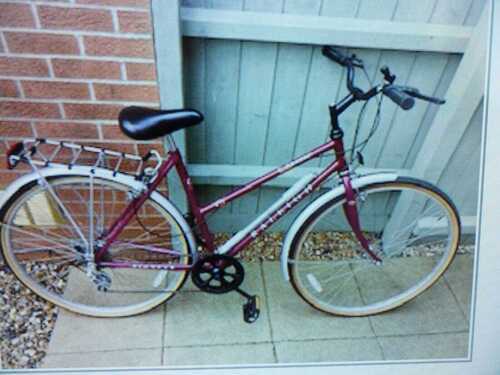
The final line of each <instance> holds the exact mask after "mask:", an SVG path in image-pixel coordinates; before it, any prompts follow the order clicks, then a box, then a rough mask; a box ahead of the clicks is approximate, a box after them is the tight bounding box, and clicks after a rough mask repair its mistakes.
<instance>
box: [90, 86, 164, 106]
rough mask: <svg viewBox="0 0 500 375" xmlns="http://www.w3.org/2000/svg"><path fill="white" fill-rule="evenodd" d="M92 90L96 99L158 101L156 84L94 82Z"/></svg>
mask: <svg viewBox="0 0 500 375" xmlns="http://www.w3.org/2000/svg"><path fill="white" fill-rule="evenodd" d="M94 91H95V96H96V99H98V100H118V101H119V100H123V101H138V102H157V101H158V89H157V88H156V86H147V85H120V84H117V85H114V84H113V85H112V84H103V83H94Z"/></svg>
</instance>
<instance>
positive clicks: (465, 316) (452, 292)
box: [443, 275, 469, 324]
mask: <svg viewBox="0 0 500 375" xmlns="http://www.w3.org/2000/svg"><path fill="white" fill-rule="evenodd" d="M443 280H444V284H445V285H446V287H447V288H448V290H449V291H450V293H451V295H452V296H453V299H454V300H455V303H456V304H457V306H458V309H459V310H460V312H461V313H462V316H463V317H464V319H465V321H466V322H467V324H468V322H469V319H467V314H466V313H465V311H464V310H463V309H462V305H461V304H460V302H459V301H458V297H457V295H456V294H455V292H454V291H453V289H452V287H451V285H450V283H449V281H448V279H447V277H446V275H443Z"/></svg>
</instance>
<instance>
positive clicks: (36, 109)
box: [0, 101, 61, 118]
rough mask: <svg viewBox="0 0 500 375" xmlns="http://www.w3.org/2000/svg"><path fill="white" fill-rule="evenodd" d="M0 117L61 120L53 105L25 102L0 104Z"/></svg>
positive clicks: (3, 102) (55, 106)
mask: <svg viewBox="0 0 500 375" xmlns="http://www.w3.org/2000/svg"><path fill="white" fill-rule="evenodd" d="M0 116H2V117H27V118H61V113H60V112H59V107H58V106H57V104H54V103H34V102H27V101H16V102H13V101H2V102H0Z"/></svg>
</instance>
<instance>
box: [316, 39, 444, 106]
mask: <svg viewBox="0 0 500 375" xmlns="http://www.w3.org/2000/svg"><path fill="white" fill-rule="evenodd" d="M321 52H322V53H323V55H324V56H326V57H328V58H329V59H330V60H332V61H334V62H336V63H337V64H339V65H342V66H343V67H346V68H347V80H346V81H347V89H348V90H349V92H350V93H351V94H352V96H353V97H354V99H356V100H368V99H371V98H372V97H373V96H375V95H377V94H378V93H380V92H382V93H383V94H384V95H386V96H387V97H389V98H390V99H391V100H392V101H393V102H394V103H396V104H397V105H399V106H400V107H401V108H402V109H404V110H406V111H407V110H409V109H411V108H412V107H413V106H414V105H415V99H414V98H417V99H421V100H425V101H428V102H430V103H434V104H439V105H441V104H444V103H445V100H443V99H440V98H435V97H432V96H427V95H423V94H421V93H420V91H419V90H418V89H416V88H414V87H409V86H398V85H394V84H393V82H394V80H395V79H396V76H395V75H394V74H391V72H390V70H389V68H388V67H387V66H384V67H382V69H381V70H380V71H381V72H382V74H383V75H384V78H385V81H386V83H385V84H383V85H381V86H378V87H372V88H371V89H369V90H368V91H366V92H365V91H363V90H362V89H360V88H359V87H357V86H356V85H355V84H354V77H355V70H354V68H361V69H364V64H363V61H362V60H360V59H358V58H357V57H356V55H351V56H347V55H345V54H344V53H342V52H340V51H339V50H337V49H335V48H333V47H332V46H323V48H322V49H321Z"/></svg>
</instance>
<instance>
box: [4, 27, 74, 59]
mask: <svg viewBox="0 0 500 375" xmlns="http://www.w3.org/2000/svg"><path fill="white" fill-rule="evenodd" d="M4 34H5V39H6V40H7V45H8V47H9V50H10V52H16V53H49V54H59V55H71V54H79V53H80V49H79V48H78V43H77V41H76V38H75V37H74V36H72V35H56V34H45V33H23V32H6V33H4Z"/></svg>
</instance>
